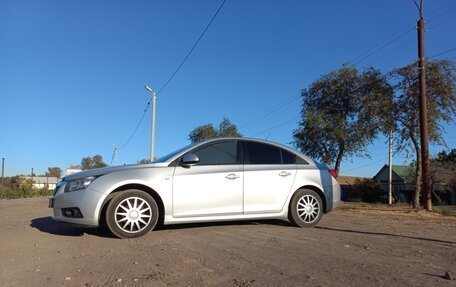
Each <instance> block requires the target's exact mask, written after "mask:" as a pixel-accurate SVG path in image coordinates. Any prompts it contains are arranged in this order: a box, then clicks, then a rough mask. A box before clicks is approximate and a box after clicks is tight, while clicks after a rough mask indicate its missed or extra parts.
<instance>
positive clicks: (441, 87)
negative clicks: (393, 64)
mask: <svg viewBox="0 0 456 287" xmlns="http://www.w3.org/2000/svg"><path fill="white" fill-rule="evenodd" d="M390 76H391V85H392V86H393V87H394V101H393V105H392V111H393V118H394V121H395V124H396V127H395V131H394V141H395V149H396V150H397V151H399V152H401V151H404V150H405V151H406V152H408V153H412V154H414V155H415V161H416V170H415V191H414V197H413V201H412V205H413V207H414V208H419V206H420V193H421V147H420V117H419V102H418V101H419V100H418V99H419V80H418V69H417V65H416V64H410V65H408V66H406V67H402V68H397V69H395V70H393V71H392V72H391V73H390ZM455 83H456V67H455V64H454V62H452V61H446V60H436V61H429V62H427V64H426V85H427V100H428V126H429V142H430V143H431V144H440V145H445V141H444V138H443V136H442V133H443V127H442V123H444V122H446V123H450V122H452V121H453V118H454V116H455V114H456V93H455V92H456V86H455Z"/></svg>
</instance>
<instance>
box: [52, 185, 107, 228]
mask: <svg viewBox="0 0 456 287" xmlns="http://www.w3.org/2000/svg"><path fill="white" fill-rule="evenodd" d="M64 189H65V184H62V185H59V187H58V189H57V190H56V192H55V194H54V197H53V198H52V199H51V200H50V202H49V205H50V207H52V219H54V220H55V221H58V222H65V223H73V224H78V225H85V226H93V227H96V226H98V225H99V214H100V210H101V206H102V204H103V201H104V199H105V198H106V195H105V194H103V193H101V192H97V191H95V190H93V189H90V187H89V188H86V189H81V190H77V191H72V192H63V191H64ZM51 205H52V206H51ZM65 208H78V209H79V210H80V212H81V214H82V218H75V217H67V216H65V215H64V214H63V212H62V209H65Z"/></svg>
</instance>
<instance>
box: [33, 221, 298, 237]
mask: <svg viewBox="0 0 456 287" xmlns="http://www.w3.org/2000/svg"><path fill="white" fill-rule="evenodd" d="M239 225H281V226H284V227H292V225H291V224H290V223H289V222H287V221H282V220H272V219H265V220H255V221H226V222H204V223H185V224H175V225H160V226H157V227H156V228H155V230H157V231H165V230H180V229H197V228H206V227H218V226H239ZM30 226H31V227H33V228H36V229H38V230H39V231H41V232H44V233H49V234H53V235H59V236H73V237H77V236H83V235H84V234H89V235H94V236H99V237H105V238H117V237H115V236H114V235H113V234H112V233H111V232H110V231H109V229H108V228H107V227H106V226H100V227H98V228H90V227H83V226H78V225H73V224H65V223H58V222H56V221H54V220H53V219H52V217H50V216H46V217H39V218H34V219H32V220H31V222H30Z"/></svg>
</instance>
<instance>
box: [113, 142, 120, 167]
mask: <svg viewBox="0 0 456 287" xmlns="http://www.w3.org/2000/svg"><path fill="white" fill-rule="evenodd" d="M112 146H113V147H114V165H117V160H118V159H119V146H118V145H117V144H112Z"/></svg>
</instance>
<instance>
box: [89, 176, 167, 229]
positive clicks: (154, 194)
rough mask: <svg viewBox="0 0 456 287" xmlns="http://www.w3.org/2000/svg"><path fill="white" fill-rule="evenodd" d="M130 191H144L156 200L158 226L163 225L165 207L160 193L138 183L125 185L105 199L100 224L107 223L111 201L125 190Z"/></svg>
mask: <svg viewBox="0 0 456 287" xmlns="http://www.w3.org/2000/svg"><path fill="white" fill-rule="evenodd" d="M129 189H137V190H141V191H144V192H145V193H147V194H149V195H150V196H152V197H153V198H154V200H155V202H156V203H157V205H158V211H159V217H158V223H157V224H158V225H162V224H163V221H164V219H165V206H164V204H163V200H162V199H161V197H160V195H158V193H157V192H156V191H155V190H153V189H152V188H150V187H149V186H146V185H143V184H137V183H130V184H125V185H122V186H119V187H117V188H116V189H114V190H113V191H111V193H110V194H109V195H108V196H107V197H106V198H105V200H104V201H103V204H102V205H101V208H100V214H99V216H98V222H99V224H105V223H106V216H105V215H106V209H107V207H108V203H109V202H110V201H111V199H113V198H114V197H115V196H116V195H117V194H119V193H121V192H123V191H125V190H129Z"/></svg>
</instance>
